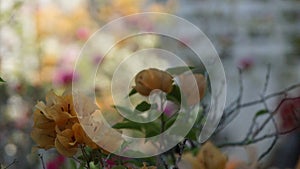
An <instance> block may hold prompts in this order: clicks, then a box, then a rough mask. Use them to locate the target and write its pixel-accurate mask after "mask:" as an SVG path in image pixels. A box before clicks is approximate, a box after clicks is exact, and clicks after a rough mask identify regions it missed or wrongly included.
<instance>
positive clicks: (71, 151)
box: [55, 139, 78, 157]
mask: <svg viewBox="0 0 300 169" xmlns="http://www.w3.org/2000/svg"><path fill="white" fill-rule="evenodd" d="M55 147H56V149H57V151H58V152H59V153H60V154H62V155H64V156H67V157H71V156H73V155H75V154H76V153H77V150H78V148H77V147H65V146H63V144H62V143H61V142H60V141H59V140H58V139H55Z"/></svg>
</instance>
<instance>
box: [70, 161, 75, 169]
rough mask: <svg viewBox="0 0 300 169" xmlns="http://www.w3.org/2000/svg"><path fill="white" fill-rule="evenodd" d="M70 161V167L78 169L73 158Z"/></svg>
mask: <svg viewBox="0 0 300 169" xmlns="http://www.w3.org/2000/svg"><path fill="white" fill-rule="evenodd" d="M69 163H70V168H71V169H77V165H76V163H75V161H74V160H73V159H70V160H69Z"/></svg>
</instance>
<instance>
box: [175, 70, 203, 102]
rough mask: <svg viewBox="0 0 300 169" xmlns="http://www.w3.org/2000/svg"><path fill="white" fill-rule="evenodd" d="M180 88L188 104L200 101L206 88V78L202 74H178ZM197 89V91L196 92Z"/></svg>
mask: <svg viewBox="0 0 300 169" xmlns="http://www.w3.org/2000/svg"><path fill="white" fill-rule="evenodd" d="M178 80H179V85H180V90H182V93H183V95H184V96H185V101H186V103H187V104H188V105H194V104H197V103H199V102H200V100H201V99H202V98H203V97H204V94H205V90H206V80H205V77H204V76H203V75H202V74H192V73H188V74H182V75H179V76H178ZM196 91H198V92H196Z"/></svg>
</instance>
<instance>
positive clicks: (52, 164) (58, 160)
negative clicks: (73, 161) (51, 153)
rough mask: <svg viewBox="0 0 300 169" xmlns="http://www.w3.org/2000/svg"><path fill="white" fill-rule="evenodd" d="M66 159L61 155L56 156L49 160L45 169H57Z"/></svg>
mask: <svg viewBox="0 0 300 169" xmlns="http://www.w3.org/2000/svg"><path fill="white" fill-rule="evenodd" d="M65 160H66V158H65V157H64V156H62V155H58V156H57V157H55V158H54V159H52V160H50V161H48V162H47V164H46V168H47V169H59V168H60V167H61V166H62V165H63V164H64V162H65Z"/></svg>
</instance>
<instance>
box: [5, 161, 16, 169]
mask: <svg viewBox="0 0 300 169" xmlns="http://www.w3.org/2000/svg"><path fill="white" fill-rule="evenodd" d="M16 162H17V160H16V159H14V161H13V162H11V163H10V164H8V165H7V166H6V167H4V168H3V169H8V168H9V167H11V166H12V165H14V164H15V163H16Z"/></svg>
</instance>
